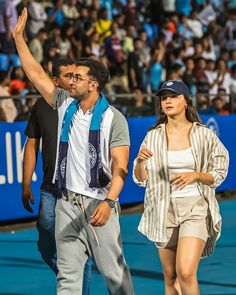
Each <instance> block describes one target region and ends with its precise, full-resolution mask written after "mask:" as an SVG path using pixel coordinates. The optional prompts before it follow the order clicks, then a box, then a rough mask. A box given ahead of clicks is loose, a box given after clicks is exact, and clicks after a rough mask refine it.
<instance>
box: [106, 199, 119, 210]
mask: <svg viewBox="0 0 236 295" xmlns="http://www.w3.org/2000/svg"><path fill="white" fill-rule="evenodd" d="M104 201H105V202H107V203H108V205H109V207H111V208H114V207H115V204H116V201H114V200H112V199H109V198H106V199H104Z"/></svg>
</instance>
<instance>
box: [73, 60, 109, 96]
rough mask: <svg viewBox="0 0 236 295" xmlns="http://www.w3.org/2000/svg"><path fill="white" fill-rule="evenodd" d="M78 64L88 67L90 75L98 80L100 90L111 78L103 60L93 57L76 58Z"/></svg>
mask: <svg viewBox="0 0 236 295" xmlns="http://www.w3.org/2000/svg"><path fill="white" fill-rule="evenodd" d="M76 66H83V67H88V68H89V71H88V75H90V76H91V77H93V78H94V79H95V80H96V81H97V82H98V90H99V91H100V90H102V89H103V88H104V86H105V84H106V83H107V81H108V80H109V76H110V74H109V70H108V68H107V67H106V65H104V64H103V63H102V62H100V61H97V60H95V59H93V58H79V59H77V60H76Z"/></svg>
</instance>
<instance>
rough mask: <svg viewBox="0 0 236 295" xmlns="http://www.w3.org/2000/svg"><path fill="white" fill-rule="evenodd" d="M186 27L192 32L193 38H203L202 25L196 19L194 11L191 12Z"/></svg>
mask: <svg viewBox="0 0 236 295" xmlns="http://www.w3.org/2000/svg"><path fill="white" fill-rule="evenodd" d="M187 26H188V28H189V29H190V30H191V31H192V33H193V37H195V38H202V36H203V29H202V24H201V22H200V21H199V20H198V18H197V12H196V11H192V12H191V15H190V18H188V20H187Z"/></svg>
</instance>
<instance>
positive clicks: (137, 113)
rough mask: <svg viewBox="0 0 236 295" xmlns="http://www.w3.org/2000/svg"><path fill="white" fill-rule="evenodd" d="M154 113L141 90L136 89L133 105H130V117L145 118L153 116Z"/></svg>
mask: <svg viewBox="0 0 236 295" xmlns="http://www.w3.org/2000/svg"><path fill="white" fill-rule="evenodd" d="M153 115H154V112H153V109H152V107H151V105H149V104H148V103H147V102H146V101H145V99H144V96H143V93H142V92H141V90H140V89H135V91H134V99H133V100H132V103H131V104H130V105H129V107H128V110H127V116H128V117H143V116H153Z"/></svg>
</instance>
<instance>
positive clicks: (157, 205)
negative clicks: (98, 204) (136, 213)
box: [133, 122, 229, 257]
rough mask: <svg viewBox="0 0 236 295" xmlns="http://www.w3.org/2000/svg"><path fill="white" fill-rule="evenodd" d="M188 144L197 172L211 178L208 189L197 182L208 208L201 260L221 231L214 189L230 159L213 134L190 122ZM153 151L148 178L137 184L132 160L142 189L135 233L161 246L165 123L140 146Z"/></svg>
mask: <svg viewBox="0 0 236 295" xmlns="http://www.w3.org/2000/svg"><path fill="white" fill-rule="evenodd" d="M190 141H191V146H192V149H193V156H194V161H195V167H196V171H197V172H208V173H211V174H212V176H213V177H214V183H213V184H212V185H211V186H208V185H204V184H203V183H200V182H199V183H198V190H199V193H200V194H201V195H202V196H203V197H204V198H205V199H206V201H207V202H208V205H209V216H208V218H209V228H208V232H209V235H210V236H209V238H208V240H207V243H206V246H205V249H204V251H203V253H202V257H205V256H208V255H210V254H211V253H212V252H213V250H214V247H215V243H216V240H217V239H218V238H219V236H220V232H221V216H220V212H219V206H218V202H217V200H216V198H215V189H216V187H218V186H219V185H220V184H221V183H222V182H223V181H224V179H225V178H226V176H227V172H228V165H229V156H228V152H227V150H226V148H225V147H224V145H223V144H222V142H221V141H220V140H219V138H218V137H217V136H216V134H215V133H214V132H213V131H212V130H210V129H209V128H207V127H205V126H204V125H202V124H199V123H197V122H194V123H193V127H192V129H191V132H190ZM141 146H142V147H146V148H148V149H150V150H151V151H152V152H153V157H151V158H150V159H149V160H147V161H146V164H145V165H146V169H147V172H148V178H147V179H146V180H145V181H144V182H139V181H138V180H137V179H136V177H135V175H134V169H135V166H136V160H135V161H134V168H133V180H134V182H135V183H137V184H138V185H140V186H145V187H146V191H145V198H144V213H143V214H142V217H141V220H140V223H139V226H138V230H139V231H140V232H141V233H143V234H144V235H146V236H147V238H148V239H149V240H151V241H153V242H155V243H157V246H159V247H162V245H163V243H166V242H167V234H166V216H167V211H168V206H169V200H170V190H171V188H170V182H169V175H168V166H167V140H166V130H165V124H161V125H159V126H158V127H157V128H156V129H153V130H151V131H149V132H148V133H147V135H146V137H145V139H144V141H143V143H142V145H141Z"/></svg>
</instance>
